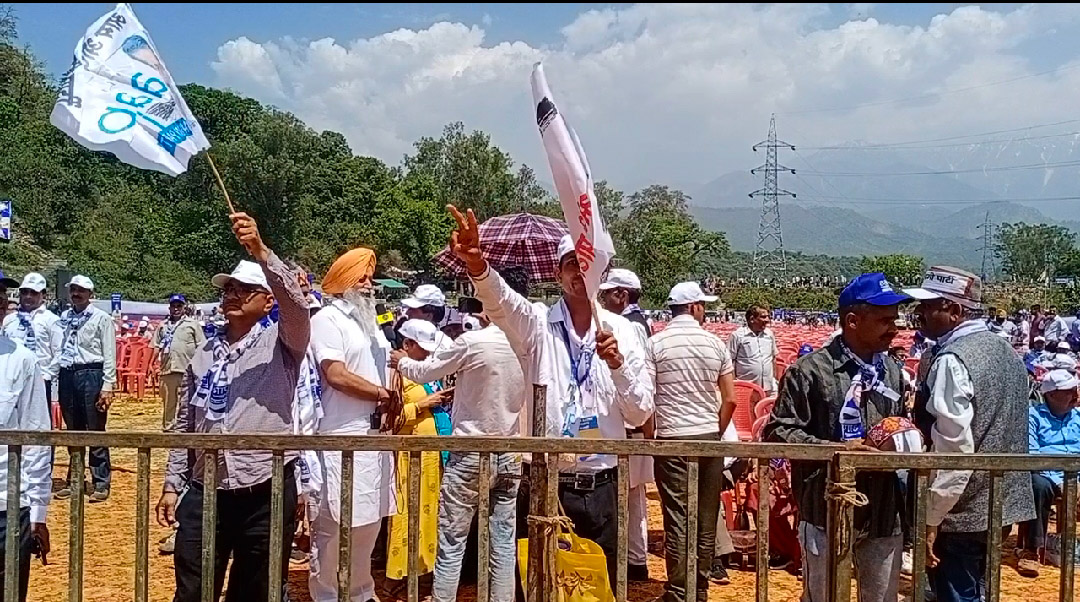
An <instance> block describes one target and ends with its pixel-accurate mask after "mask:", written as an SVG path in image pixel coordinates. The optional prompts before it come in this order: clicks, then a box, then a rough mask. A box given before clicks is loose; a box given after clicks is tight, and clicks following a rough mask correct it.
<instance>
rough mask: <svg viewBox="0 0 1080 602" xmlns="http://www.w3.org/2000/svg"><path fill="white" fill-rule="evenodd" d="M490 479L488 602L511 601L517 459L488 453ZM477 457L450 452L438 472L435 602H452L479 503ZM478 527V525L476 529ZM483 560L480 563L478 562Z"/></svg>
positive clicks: (518, 476) (518, 466)
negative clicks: (439, 479) (489, 455)
mask: <svg viewBox="0 0 1080 602" xmlns="http://www.w3.org/2000/svg"><path fill="white" fill-rule="evenodd" d="M491 456H492V475H491V490H490V492H489V494H488V495H489V496H490V497H489V499H490V500H491V502H490V504H491V505H490V508H491V515H490V517H489V521H488V535H489V536H490V549H491V558H490V559H489V561H488V566H489V567H490V570H489V575H490V578H491V589H490V591H491V600H492V602H513V600H514V565H515V559H516V556H517V554H516V541H515V537H514V535H515V533H514V531H515V523H516V521H517V492H518V485H519V484H520V479H521V455H520V454H509V453H501V454H491ZM479 489H480V454H479V453H468V454H463V453H454V452H452V453H451V454H450V459H449V461H448V462H447V463H446V467H445V468H444V469H443V478H442V488H441V490H440V492H439V533H438V541H439V544H438V548H437V550H436V552H435V580H434V582H433V584H432V597H433V598H434V600H435V602H452V601H454V600H457V589H458V581H459V580H460V578H461V563H462V561H463V560H464V558H465V543H466V541H468V538H469V528H470V527H471V526H472V519H473V514H474V513H475V512H476V508H477V506H478V504H479V495H480V493H479ZM481 528H483V525H481ZM483 561H484V559H482V558H481V559H480V562H483Z"/></svg>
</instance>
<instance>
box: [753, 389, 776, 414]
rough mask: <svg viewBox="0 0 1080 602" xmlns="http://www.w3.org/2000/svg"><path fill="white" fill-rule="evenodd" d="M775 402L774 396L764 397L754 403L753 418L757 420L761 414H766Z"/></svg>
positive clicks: (770, 410)
mask: <svg viewBox="0 0 1080 602" xmlns="http://www.w3.org/2000/svg"><path fill="white" fill-rule="evenodd" d="M775 403H776V396H775V395H773V396H772V397H766V398H765V399H762V400H761V401H759V402H757V403H756V404H754V419H755V420H757V419H758V418H761V417H762V416H768V415H769V414H770V413H771V412H772V409H773V404H775Z"/></svg>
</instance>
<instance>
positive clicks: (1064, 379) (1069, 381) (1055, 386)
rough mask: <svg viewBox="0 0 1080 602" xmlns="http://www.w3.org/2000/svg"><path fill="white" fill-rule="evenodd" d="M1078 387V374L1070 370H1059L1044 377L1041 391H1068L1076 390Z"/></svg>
mask: <svg viewBox="0 0 1080 602" xmlns="http://www.w3.org/2000/svg"><path fill="white" fill-rule="evenodd" d="M1077 385H1080V380H1077V378H1076V374H1074V373H1073V372H1072V371H1070V370H1063V369H1057V370H1051V371H1049V372H1047V373H1046V374H1044V375H1043V377H1042V383H1041V384H1040V386H1039V390H1040V391H1042V392H1043V393H1049V392H1050V391H1068V390H1069V389H1075V388H1076V387H1077Z"/></svg>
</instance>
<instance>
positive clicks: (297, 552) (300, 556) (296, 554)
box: [289, 546, 308, 564]
mask: <svg viewBox="0 0 1080 602" xmlns="http://www.w3.org/2000/svg"><path fill="white" fill-rule="evenodd" d="M307 561H308V555H307V554H305V553H304V551H303V550H301V549H300V548H298V547H296V546H293V549H292V551H291V552H289V562H295V563H298V564H300V563H304V562H307Z"/></svg>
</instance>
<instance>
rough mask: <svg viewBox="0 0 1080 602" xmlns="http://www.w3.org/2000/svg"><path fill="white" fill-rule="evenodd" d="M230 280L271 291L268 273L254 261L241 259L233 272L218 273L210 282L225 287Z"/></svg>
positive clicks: (218, 286)
mask: <svg viewBox="0 0 1080 602" xmlns="http://www.w3.org/2000/svg"><path fill="white" fill-rule="evenodd" d="M230 280H235V281H237V282H240V283H242V284H248V285H251V286H257V287H259V288H261V289H263V290H264V291H266V292H270V284H269V283H267V282H266V274H264V273H263V271H262V268H261V267H259V264H257V263H255V262H254V261H241V262H240V263H238V264H236V269H234V270H233V271H232V273H231V274H218V275H216V276H214V277H213V278H211V279H210V284H213V285H214V286H215V287H217V288H225V285H226V284H228V283H229V281H230Z"/></svg>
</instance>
